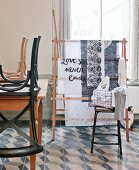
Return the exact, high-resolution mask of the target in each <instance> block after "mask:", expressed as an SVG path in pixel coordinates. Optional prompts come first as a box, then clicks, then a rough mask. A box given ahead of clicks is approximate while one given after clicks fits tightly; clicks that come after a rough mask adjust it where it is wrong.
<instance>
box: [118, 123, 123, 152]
mask: <svg viewBox="0 0 139 170" xmlns="http://www.w3.org/2000/svg"><path fill="white" fill-rule="evenodd" d="M117 128H118V145H119V147H120V155H122V142H121V132H120V128H121V123H120V120H117Z"/></svg>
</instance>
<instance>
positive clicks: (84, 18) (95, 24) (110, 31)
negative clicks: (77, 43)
mask: <svg viewBox="0 0 139 170" xmlns="http://www.w3.org/2000/svg"><path fill="white" fill-rule="evenodd" d="M123 2H124V0H71V18H70V20H71V24H70V39H75V40H78V39H86V40H89V39H122V38H123V23H124V22H123Z"/></svg>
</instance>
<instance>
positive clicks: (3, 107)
mask: <svg viewBox="0 0 139 170" xmlns="http://www.w3.org/2000/svg"><path fill="white" fill-rule="evenodd" d="M39 83H40V87H41V90H40V92H39V94H38V96H37V98H36V100H35V119H36V130H37V135H38V142H39V143H41V138H42V112H43V100H44V99H45V98H46V93H47V87H48V80H47V79H40V80H39ZM28 102H29V97H24V96H20V97H19V96H0V111H20V110H22V109H23V108H24V107H25V106H26V105H27V103H28ZM30 129H31V126H30ZM30 136H32V132H31V131H30ZM30 169H31V170H35V169H36V155H32V156H30Z"/></svg>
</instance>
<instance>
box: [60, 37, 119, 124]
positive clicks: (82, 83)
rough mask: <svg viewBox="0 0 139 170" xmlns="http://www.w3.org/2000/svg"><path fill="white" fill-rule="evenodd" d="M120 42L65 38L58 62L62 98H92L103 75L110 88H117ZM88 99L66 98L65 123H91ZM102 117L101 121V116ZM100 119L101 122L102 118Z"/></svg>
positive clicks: (90, 109) (91, 112)
mask: <svg viewBox="0 0 139 170" xmlns="http://www.w3.org/2000/svg"><path fill="white" fill-rule="evenodd" d="M119 44H120V43H119V41H100V40H89V41H86V40H81V41H66V42H65V53H64V54H65V56H63V58H60V59H59V61H58V77H59V81H58V92H59V94H64V95H65V97H89V98H90V99H91V96H92V94H93V91H94V90H95V89H96V88H97V87H98V85H99V83H100V82H101V80H102V79H103V78H104V77H105V76H108V77H110V88H109V90H112V89H113V88H115V87H117V86H118V61H119V56H120V55H119V51H120V50H119ZM89 102H90V101H88V100H82V101H80V100H66V101H65V122H66V125H67V126H86V125H88V126H89V125H93V113H94V110H93V107H90V106H89ZM105 116H106V115H105ZM107 117H109V115H107ZM102 119H103V120H104V116H103V115H102ZM103 120H102V121H103ZM110 120H111V119H110ZM99 121H100V124H103V123H102V122H101V117H100V118H99ZM103 122H104V121H103ZM106 124H108V122H106ZM109 124H110V122H109Z"/></svg>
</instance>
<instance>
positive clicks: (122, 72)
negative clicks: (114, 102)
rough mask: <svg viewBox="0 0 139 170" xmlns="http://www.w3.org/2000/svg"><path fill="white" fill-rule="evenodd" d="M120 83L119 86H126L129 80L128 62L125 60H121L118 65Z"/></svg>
mask: <svg viewBox="0 0 139 170" xmlns="http://www.w3.org/2000/svg"><path fill="white" fill-rule="evenodd" d="M118 76H119V77H118V83H119V85H120V86H121V85H126V79H127V68H126V61H125V59H124V58H120V59H119V64H118Z"/></svg>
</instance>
